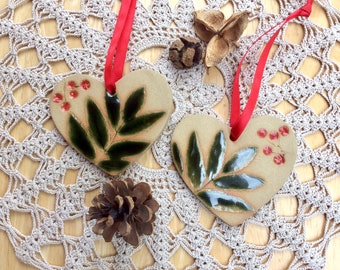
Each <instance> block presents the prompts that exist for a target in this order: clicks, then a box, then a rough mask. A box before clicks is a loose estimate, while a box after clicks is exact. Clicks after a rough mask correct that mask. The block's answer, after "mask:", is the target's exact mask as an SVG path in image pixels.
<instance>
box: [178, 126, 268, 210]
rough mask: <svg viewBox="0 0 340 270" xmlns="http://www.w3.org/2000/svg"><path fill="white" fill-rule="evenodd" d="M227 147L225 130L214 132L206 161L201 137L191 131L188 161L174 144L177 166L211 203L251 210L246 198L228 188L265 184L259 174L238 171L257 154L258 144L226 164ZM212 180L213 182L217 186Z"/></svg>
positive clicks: (215, 207)
mask: <svg viewBox="0 0 340 270" xmlns="http://www.w3.org/2000/svg"><path fill="white" fill-rule="evenodd" d="M226 147H227V140H226V137H225V134H224V132H223V131H222V130H220V131H219V132H217V133H216V135H215V136H214V139H213V141H212V144H211V146H210V151H209V155H208V159H207V161H204V159H203V155H202V151H201V148H200V143H199V138H198V137H197V134H196V133H195V132H192V133H191V134H190V137H189V141H188V146H187V149H186V156H185V158H186V159H185V162H184V160H183V157H182V154H181V152H180V149H179V147H178V145H177V144H176V143H173V145H172V156H173V159H174V164H175V166H176V168H177V170H178V171H179V172H180V173H181V174H186V175H187V176H188V178H189V179H190V182H191V184H192V186H193V188H194V190H195V193H196V195H197V196H198V198H200V199H201V200H202V202H203V203H204V204H206V205H207V206H208V207H212V208H213V209H215V210H218V211H230V212H243V211H251V210H253V208H252V207H251V206H250V205H249V204H248V203H247V202H245V201H244V200H243V199H241V198H239V197H237V196H234V195H230V194H228V193H227V191H228V190H230V189H237V190H247V189H254V188H257V187H259V186H261V185H262V184H263V180H262V179H260V178H258V177H255V176H251V175H248V174H247V173H243V172H242V173H238V172H240V171H241V170H242V169H244V168H246V167H247V166H248V165H249V164H250V163H251V162H252V160H253V159H254V158H255V156H256V153H257V147H248V148H244V149H241V150H240V151H238V152H237V153H235V154H234V155H233V156H232V157H231V158H230V159H229V160H228V161H227V162H226V163H225V164H224V165H223V161H224V159H225V153H226ZM205 163H206V164H207V165H206V166H205ZM210 183H212V184H213V187H215V188H214V189H213V188H212V187H211V185H210Z"/></svg>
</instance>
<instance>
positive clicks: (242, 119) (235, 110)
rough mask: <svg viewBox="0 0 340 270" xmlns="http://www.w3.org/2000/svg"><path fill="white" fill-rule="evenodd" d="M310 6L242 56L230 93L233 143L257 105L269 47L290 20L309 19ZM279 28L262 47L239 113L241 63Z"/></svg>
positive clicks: (302, 8) (294, 15)
mask: <svg viewBox="0 0 340 270" xmlns="http://www.w3.org/2000/svg"><path fill="white" fill-rule="evenodd" d="M312 4H313V0H307V3H306V5H304V6H303V7H301V8H299V9H298V10H296V11H295V12H293V13H292V14H290V15H289V16H288V17H287V18H285V19H284V20H283V21H282V22H280V23H279V24H278V25H276V26H274V27H272V28H270V29H269V30H268V31H266V32H265V33H264V34H262V35H261V36H260V37H259V38H257V39H256V40H255V42H254V43H253V44H252V45H251V46H250V48H249V49H248V50H247V52H246V53H245V54H244V56H243V57H242V59H241V61H240V63H239V65H238V67H237V70H236V74H235V78H234V85H233V93H232V101H231V112H230V127H231V133H230V138H231V140H233V141H235V140H237V139H238V138H239V137H240V135H241V134H242V132H243V131H244V129H245V128H246V126H247V125H248V122H249V120H250V118H251V116H252V114H253V111H254V109H255V106H256V103H257V98H258V95H259V91H260V87H261V83H262V77H263V72H264V68H265V66H266V63H267V59H268V55H269V51H270V49H271V47H272V46H273V44H274V41H275V39H276V38H277V36H278V35H279V33H280V31H281V29H282V28H283V26H284V25H285V24H286V23H288V22H289V21H290V20H292V19H294V18H296V17H299V16H303V17H309V15H310V13H311V11H312ZM277 27H279V28H278V29H277V30H276V32H275V33H274V34H273V36H272V37H271V38H270V39H269V41H268V43H267V44H266V46H265V47H264V50H263V52H262V54H261V56H260V59H259V62H258V64H257V68H256V70H255V75H254V79H253V85H252V88H251V91H250V94H249V100H248V102H247V104H246V106H245V108H244V110H243V112H241V108H240V86H239V80H240V73H241V68H242V64H243V61H244V59H245V57H246V56H247V54H248V52H249V51H250V49H251V48H252V47H253V46H254V45H255V44H256V43H257V42H258V41H259V40H260V39H262V38H263V37H264V36H265V35H266V34H268V33H269V32H271V31H272V30H273V29H275V28H277Z"/></svg>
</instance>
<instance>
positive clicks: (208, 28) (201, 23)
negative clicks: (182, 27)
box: [193, 10, 224, 42]
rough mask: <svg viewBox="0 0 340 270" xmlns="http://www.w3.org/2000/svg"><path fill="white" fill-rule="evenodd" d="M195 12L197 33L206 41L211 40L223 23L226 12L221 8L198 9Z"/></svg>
mask: <svg viewBox="0 0 340 270" xmlns="http://www.w3.org/2000/svg"><path fill="white" fill-rule="evenodd" d="M193 14H194V28H195V32H196V35H197V36H198V37H199V38H200V39H201V40H203V41H204V42H209V40H210V39H211V38H212V37H213V36H214V35H215V34H216V33H217V31H218V30H219V29H220V27H221V25H223V21H224V14H223V13H222V12H221V11H219V10H198V11H195V12H194V13H193Z"/></svg>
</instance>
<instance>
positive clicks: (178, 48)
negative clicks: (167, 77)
mask: <svg viewBox="0 0 340 270" xmlns="http://www.w3.org/2000/svg"><path fill="white" fill-rule="evenodd" d="M201 58H202V48H201V45H200V43H199V41H198V40H197V39H195V38H191V37H180V38H179V39H178V40H175V41H174V42H173V43H172V44H171V46H170V49H169V59H170V60H171V61H172V62H173V64H174V65H175V67H177V68H179V69H184V68H191V67H193V66H195V65H197V64H198V63H199V61H200V60H201Z"/></svg>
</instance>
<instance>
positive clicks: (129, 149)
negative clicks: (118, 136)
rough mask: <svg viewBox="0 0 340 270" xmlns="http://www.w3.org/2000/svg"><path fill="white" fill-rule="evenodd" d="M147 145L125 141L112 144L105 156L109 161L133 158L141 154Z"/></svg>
mask: <svg viewBox="0 0 340 270" xmlns="http://www.w3.org/2000/svg"><path fill="white" fill-rule="evenodd" d="M148 146H149V143H146V142H135V141H125V142H119V143H115V144H113V145H112V146H111V147H110V148H109V149H108V150H107V154H108V155H109V157H110V159H120V158H121V157H125V156H133V155H137V154H139V153H141V152H143V151H144V150H145V149H146V148H147V147H148Z"/></svg>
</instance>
